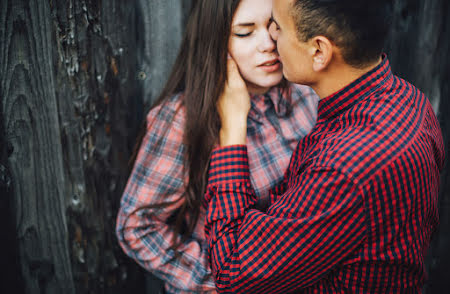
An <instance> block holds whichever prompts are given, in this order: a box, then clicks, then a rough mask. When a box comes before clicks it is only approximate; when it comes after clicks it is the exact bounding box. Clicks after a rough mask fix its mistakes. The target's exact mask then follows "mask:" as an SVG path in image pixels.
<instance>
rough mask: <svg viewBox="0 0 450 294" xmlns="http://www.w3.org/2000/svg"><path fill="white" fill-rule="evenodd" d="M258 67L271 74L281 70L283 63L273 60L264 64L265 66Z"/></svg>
mask: <svg viewBox="0 0 450 294" xmlns="http://www.w3.org/2000/svg"><path fill="white" fill-rule="evenodd" d="M258 67H260V68H261V69H262V70H263V71H265V72H268V73H271V72H275V71H278V70H279V69H280V68H281V63H280V61H279V60H278V59H273V60H269V61H266V62H264V63H263V64H261V65H259V66H258Z"/></svg>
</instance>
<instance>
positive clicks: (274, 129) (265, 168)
mask: <svg viewBox="0 0 450 294" xmlns="http://www.w3.org/2000/svg"><path fill="white" fill-rule="evenodd" d="M289 92H290V96H291V98H290V99H286V98H287V97H283V95H282V94H281V91H280V89H279V88H273V89H271V90H270V91H269V92H268V93H266V94H264V95H252V97H251V98H252V99H251V109H250V112H249V117H248V130H247V142H248V145H247V148H248V156H249V158H250V159H251V164H250V173H251V176H250V179H251V182H252V185H253V187H254V189H255V194H256V195H257V196H256V197H257V198H258V204H259V206H260V207H263V206H264V205H266V204H267V203H268V202H269V199H268V197H269V195H268V193H266V191H268V190H269V189H270V188H273V187H274V186H276V184H277V183H279V182H280V181H281V180H282V179H283V175H284V173H285V170H286V168H287V166H288V164H289V159H290V157H291V154H292V152H293V150H294V149H295V147H296V145H297V143H298V140H299V139H300V138H302V137H304V136H305V135H306V134H307V133H308V132H309V131H310V130H311V129H312V127H313V126H314V124H315V121H316V116H317V103H318V98H317V96H316V94H315V93H314V92H313V91H312V90H311V89H310V88H308V87H305V86H299V85H294V84H291V85H290V91H289ZM180 97H181V96H180V95H177V96H174V97H173V98H172V99H171V101H169V103H167V104H165V105H164V107H160V106H158V107H156V108H154V109H152V110H151V111H150V112H149V114H148V116H147V126H148V128H147V133H146V136H145V138H144V140H143V142H142V145H141V147H140V150H139V153H138V156H137V160H136V163H135V166H134V168H133V171H132V173H131V176H130V178H129V180H128V184H127V186H126V189H125V191H124V193H123V196H122V200H121V207H120V211H119V214H118V217H117V237H118V240H119V243H120V245H121V246H122V248H123V250H124V251H125V253H126V254H128V255H129V256H130V257H131V258H133V259H134V260H135V261H136V262H137V263H139V264H140V265H141V266H142V267H144V268H145V269H147V270H148V271H150V272H152V273H153V274H155V275H156V276H158V277H159V278H161V279H162V280H164V281H165V282H166V290H167V292H168V293H186V292H190V293H192V292H193V291H194V292H211V293H213V292H215V290H214V289H215V285H214V279H213V277H212V272H211V268H210V265H209V255H208V251H207V246H206V241H205V236H204V219H205V211H204V210H202V213H201V216H200V218H199V221H198V223H197V226H196V230H195V232H194V234H193V235H192V237H191V238H190V239H188V240H187V241H186V242H184V243H183V244H182V245H181V246H180V247H179V248H178V249H177V251H179V253H181V254H179V255H176V252H174V250H172V249H171V248H170V247H171V246H172V245H173V243H172V240H173V236H174V230H173V229H172V228H171V227H170V226H169V225H168V224H167V221H168V218H169V217H170V216H171V214H172V213H173V212H174V210H175V209H176V208H178V207H179V205H181V201H179V202H178V203H177V204H176V205H173V206H171V207H165V208H160V209H148V208H144V207H145V206H148V205H153V204H158V203H163V202H169V201H173V200H176V199H179V198H180V197H181V195H182V194H183V192H184V189H185V182H186V174H184V172H183V158H184V156H185V145H184V144H183V132H184V121H185V113H184V109H183V107H180V106H181V104H182V103H181V99H180ZM170 122H171V123H170ZM202 209H203V208H202Z"/></svg>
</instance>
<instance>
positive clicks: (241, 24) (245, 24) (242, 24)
mask: <svg viewBox="0 0 450 294" xmlns="http://www.w3.org/2000/svg"><path fill="white" fill-rule="evenodd" d="M254 25H255V23H254V22H244V23H238V24H235V25H234V26H233V27H252V26H254Z"/></svg>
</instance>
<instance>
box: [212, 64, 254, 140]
mask: <svg viewBox="0 0 450 294" xmlns="http://www.w3.org/2000/svg"><path fill="white" fill-rule="evenodd" d="M227 71H228V75H227V77H228V78H227V81H226V83H225V88H224V90H223V93H222V95H221V96H220V98H219V101H217V111H218V112H219V116H220V121H221V125H222V127H221V129H220V146H227V145H238V144H246V137H247V116H248V112H249V110H250V95H249V93H248V90H247V85H246V84H245V81H244V80H243V79H242V77H241V74H240V73H239V69H238V67H237V64H236V62H235V61H234V60H233V59H232V58H228V62H227Z"/></svg>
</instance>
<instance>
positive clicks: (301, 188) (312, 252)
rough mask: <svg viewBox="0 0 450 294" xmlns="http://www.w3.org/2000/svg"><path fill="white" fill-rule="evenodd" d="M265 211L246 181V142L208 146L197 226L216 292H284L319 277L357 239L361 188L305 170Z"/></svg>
mask: <svg viewBox="0 0 450 294" xmlns="http://www.w3.org/2000/svg"><path fill="white" fill-rule="evenodd" d="M291 179H292V180H293V181H294V183H290V185H289V186H288V187H285V188H287V189H286V190H285V191H284V193H283V194H282V195H279V196H278V197H274V198H273V199H275V201H274V203H272V205H271V206H270V207H269V209H268V210H267V213H263V212H261V211H258V210H256V209H253V208H252V206H253V205H254V203H255V202H256V197H255V195H254V191H253V188H252V186H251V183H250V181H249V172H248V157H247V149H246V146H243V145H239V146H238V145H236V146H228V147H224V148H219V149H216V150H214V152H213V155H212V159H211V164H210V176H209V187H208V191H207V193H206V197H205V201H207V207H208V208H207V219H206V226H205V232H206V237H207V241H208V246H209V250H210V254H211V267H212V270H213V274H214V278H215V280H216V287H217V290H218V291H219V292H223V293H249V292H252V293H289V292H291V291H293V290H299V289H304V288H307V287H309V286H311V285H313V284H315V283H316V282H318V281H320V280H321V279H322V278H324V277H325V276H326V275H327V273H330V272H331V271H332V270H333V268H335V267H336V266H337V265H339V263H340V262H342V261H343V260H344V259H346V258H348V257H350V256H351V255H352V254H354V253H355V249H356V248H358V247H359V246H360V245H361V243H362V242H363V240H364V238H365V231H366V227H365V215H364V204H363V197H362V192H361V191H360V189H358V185H356V184H355V183H354V182H353V181H352V179H351V178H349V177H347V176H346V175H344V174H342V173H340V172H339V171H336V170H334V169H331V168H328V167H314V168H305V169H304V170H303V171H302V172H300V173H299V174H298V175H297V176H295V177H292V176H291V177H290V179H289V180H290V181H291Z"/></svg>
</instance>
